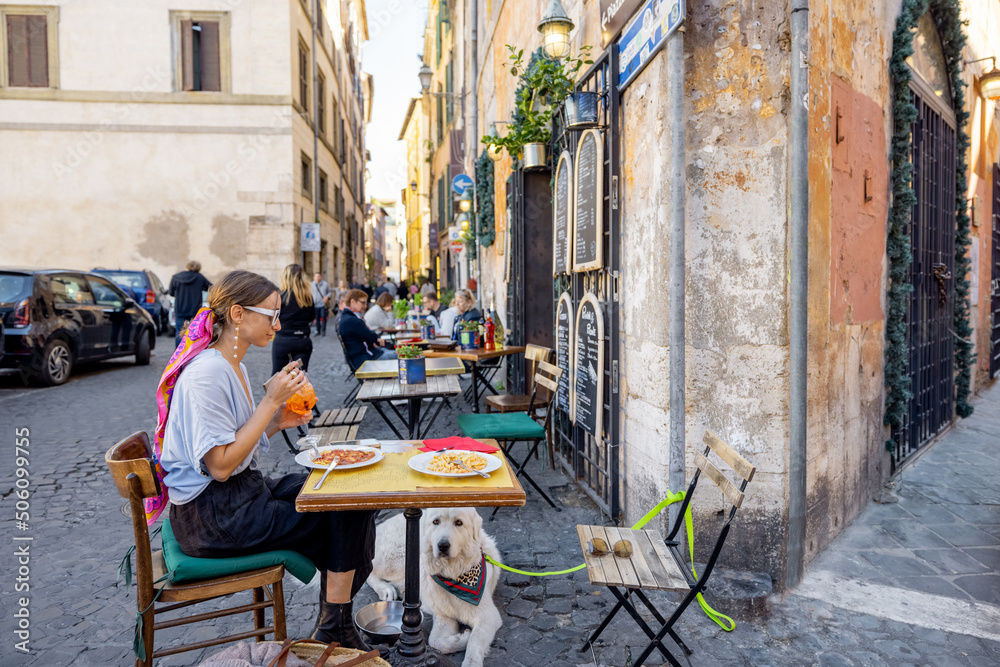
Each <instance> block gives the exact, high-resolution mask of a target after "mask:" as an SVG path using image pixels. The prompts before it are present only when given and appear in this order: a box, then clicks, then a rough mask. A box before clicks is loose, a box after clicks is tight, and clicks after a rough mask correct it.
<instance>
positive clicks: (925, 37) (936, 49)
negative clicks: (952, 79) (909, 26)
mask: <svg viewBox="0 0 1000 667" xmlns="http://www.w3.org/2000/svg"><path fill="white" fill-rule="evenodd" d="M906 64H907V65H909V66H910V69H912V70H913V71H914V72H915V73H916V74H917V75H918V76H919V77H920V78H921V79H922V80H923V83H926V84H927V85H928V86H929V87H930V89H931V90H932V91H933V92H934V95H935V96H936V97H937V98H938V99H940V100H942V101H943V102H944V103H945V104H946V105H947V106H948V108H949V109H950V108H951V100H952V97H951V86H950V85H949V84H948V65H947V63H946V62H945V59H944V50H943V49H942V48H941V37H940V36H939V35H938V31H937V27H936V26H935V25H934V19H933V18H932V17H931V13H930V11H926V12H924V15H923V16H921V17H920V20H919V21H918V22H917V33H916V34H915V35H914V36H913V55H912V56H910V57H909V58H907V59H906Z"/></svg>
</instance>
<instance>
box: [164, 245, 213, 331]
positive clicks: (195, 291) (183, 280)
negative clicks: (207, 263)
mask: <svg viewBox="0 0 1000 667" xmlns="http://www.w3.org/2000/svg"><path fill="white" fill-rule="evenodd" d="M185 269H186V270H185V271H181V272H180V273H175V274H174V275H173V277H171V278H170V296H172V297H174V347H177V346H179V345H180V344H181V340H182V339H183V338H184V329H186V328H187V325H188V322H190V321H191V320H192V319H193V318H194V316H195V315H197V314H198V309H199V308H201V304H202V302H204V301H205V296H206V295H205V293H206V292H208V290H209V288H210V287H211V286H212V283H210V282H209V281H208V278H206V277H205V276H203V275H201V262H198V261H195V260H193V259H192V260H191V261H190V262H188V263H187V266H186V267H185Z"/></svg>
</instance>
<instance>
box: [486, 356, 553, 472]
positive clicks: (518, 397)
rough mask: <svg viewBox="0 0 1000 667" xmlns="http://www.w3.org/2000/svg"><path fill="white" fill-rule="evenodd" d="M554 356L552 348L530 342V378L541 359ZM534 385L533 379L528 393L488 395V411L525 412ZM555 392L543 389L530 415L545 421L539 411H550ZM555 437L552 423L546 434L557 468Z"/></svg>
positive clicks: (551, 462) (528, 358)
mask: <svg viewBox="0 0 1000 667" xmlns="http://www.w3.org/2000/svg"><path fill="white" fill-rule="evenodd" d="M551 357H552V350H551V349H549V348H547V347H542V346H541V345H534V344H532V343H529V344H528V345H527V346H526V347H525V350H524V358H525V359H527V360H528V361H530V362H531V369H530V371H529V372H528V377H529V378H534V376H535V370H536V369H537V367H538V362H539V361H545V362H548V361H549V359H550V358H551ZM533 386H534V380H533V379H532V381H531V385H530V386H529V387H528V393H527V394H500V395H499V396H487V397H486V412H487V413H490V412H499V413H500V414H505V413H507V412H525V411H527V410H528V403H529V402H530V401H531V389H532V388H533ZM552 396H553V394H552V393H551V392H549V390H548V389H545V390H543V393H542V397H541V400H539V401H538V402H537V403H536V405H535V406H534V409H533V410H532V411H531V412H530V413H529V416H530V417H531V418H532V419H534V420H535V421H538V422H540V421H543V420H544V419H545V416H544V415H541V414H539V411H541V410H543V409H544V410H545V411H546V412H548V409H549V403H550V402H551V401H552ZM553 440H554V438H553V437H552V431H551V424H550V427H549V429H548V432H547V434H546V442H547V443H548V449H549V466H550V467H551V468H553V469H555V458H554V456H553V452H552V442H553ZM537 456H538V452H535V457H536V458H537Z"/></svg>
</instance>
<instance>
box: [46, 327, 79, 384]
mask: <svg viewBox="0 0 1000 667" xmlns="http://www.w3.org/2000/svg"><path fill="white" fill-rule="evenodd" d="M72 370H73V351H72V350H70V349H69V345H68V344H67V343H66V341H64V340H61V339H59V338H56V339H54V340H50V341H49V344H48V345H46V346H45V350H44V351H43V352H42V372H41V381H42V383H43V384H46V385H48V386H50V387H51V386H55V385H57V384H63V383H64V382H66V380H68V379H69V374H70V372H71V371H72Z"/></svg>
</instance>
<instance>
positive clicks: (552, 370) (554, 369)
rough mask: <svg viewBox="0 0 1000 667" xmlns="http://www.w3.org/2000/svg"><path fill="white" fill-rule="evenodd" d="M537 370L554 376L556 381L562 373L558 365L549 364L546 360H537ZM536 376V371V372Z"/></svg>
mask: <svg viewBox="0 0 1000 667" xmlns="http://www.w3.org/2000/svg"><path fill="white" fill-rule="evenodd" d="M538 371H539V372H541V371H544V372H546V373H548V374H549V375H551V376H552V377H554V378H555V379H556V381H558V380H559V378H561V377H562V373H563V369H561V368H559V367H558V366H554V365H553V364H550V363H549V362H547V361H539V362H538ZM536 377H537V373H536Z"/></svg>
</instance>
